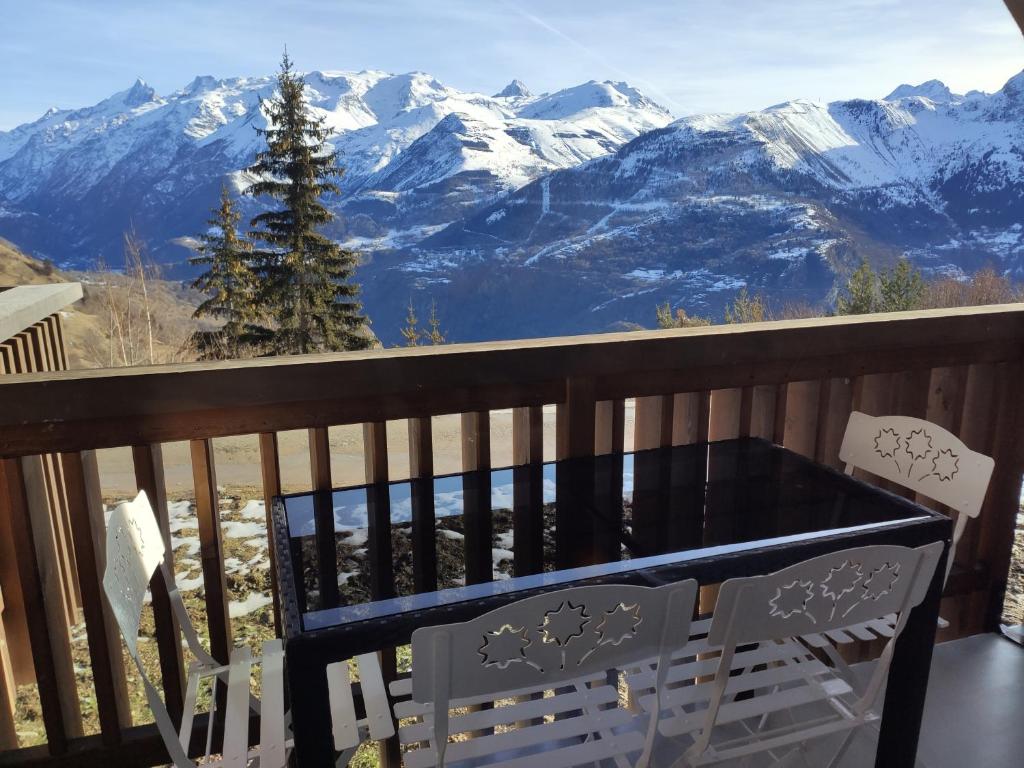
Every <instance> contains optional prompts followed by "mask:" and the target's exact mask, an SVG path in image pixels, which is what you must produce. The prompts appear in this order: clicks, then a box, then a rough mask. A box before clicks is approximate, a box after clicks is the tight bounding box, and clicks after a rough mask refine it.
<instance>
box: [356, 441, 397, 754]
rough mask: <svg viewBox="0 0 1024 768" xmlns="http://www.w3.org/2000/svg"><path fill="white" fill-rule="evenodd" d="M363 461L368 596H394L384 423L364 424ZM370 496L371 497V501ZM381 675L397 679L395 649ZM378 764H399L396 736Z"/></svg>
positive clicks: (387, 651) (385, 744) (386, 653)
mask: <svg viewBox="0 0 1024 768" xmlns="http://www.w3.org/2000/svg"><path fill="white" fill-rule="evenodd" d="M363 462H364V466H365V468H366V482H367V483H368V484H370V486H371V487H370V488H369V489H367V494H368V498H367V517H368V524H369V530H368V531H367V536H368V538H367V546H368V548H369V556H370V593H371V597H372V598H373V599H374V600H382V599H386V598H389V597H393V596H394V594H395V574H394V571H393V569H392V561H391V510H390V500H389V498H387V496H386V495H385V496H384V498H378V496H377V489H378V488H383V490H384V493H385V494H386V491H387V486H386V485H384V484H386V483H387V482H388V476H389V474H388V431H387V423H386V422H383V421H375V422H368V423H365V424H363ZM371 497H372V498H371ZM378 658H379V659H380V664H381V672H382V675H383V678H384V684H385V685H387V684H389V683H390V682H391V681H392V680H394V679H395V677H397V674H398V672H397V662H396V658H395V649H394V648H384V649H382V650H381V651H380V653H379V655H378ZM377 756H378V761H379V763H380V765H381V766H382V767H383V768H392V767H395V768H397V766H399V765H400V764H401V750H400V748H399V744H398V738H397V736H395V737H392V738H390V739H385V740H383V741H381V742H379V743H378V752H377Z"/></svg>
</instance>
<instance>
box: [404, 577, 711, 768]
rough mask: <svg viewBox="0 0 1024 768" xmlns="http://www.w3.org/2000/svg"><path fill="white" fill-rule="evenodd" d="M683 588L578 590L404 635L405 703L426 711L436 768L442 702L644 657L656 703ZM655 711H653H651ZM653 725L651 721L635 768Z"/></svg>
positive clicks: (547, 683)
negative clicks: (408, 686)
mask: <svg viewBox="0 0 1024 768" xmlns="http://www.w3.org/2000/svg"><path fill="white" fill-rule="evenodd" d="M696 595H697V583H696V582H695V581H693V580H690V581H685V582H679V583H675V584H667V585H665V586H661V587H642V586H631V585H614V584H610V585H599V586H584V587H573V588H569V589H563V590H559V591H555V592H548V593H546V594H542V595H536V596H534V597H528V598H525V599H523V600H520V601H518V602H515V603H511V604H510V605H506V606H503V607H501V608H497V609H495V610H493V611H490V612H489V613H486V614H484V615H483V616H479V617H477V618H475V619H471V620H470V621H466V622H462V623H458V624H446V625H442V626H435V627H421V628H420V629H417V630H416V631H415V632H413V635H412V657H413V671H412V697H413V699H414V700H415V701H417V702H420V703H432V704H433V706H434V718H435V720H434V726H435V727H434V733H435V744H437V745H438V746H439V748H438V753H439V754H438V765H442V764H443V761H444V754H443V753H444V745H445V744H447V739H448V706H449V702H450V701H451V700H452V699H461V698H469V697H473V696H482V695H490V694H494V695H495V697H496V698H498V697H500V695H501V694H502V693H504V692H506V691H510V690H518V689H531V688H535V689H552V688H555V687H557V686H558V685H559V684H561V683H565V682H567V681H569V680H574V679H577V678H580V677H585V676H587V675H592V674H595V673H599V672H604V671H607V670H611V669H621V668H623V667H626V666H629V665H630V664H632V663H636V662H639V661H642V660H644V659H648V658H651V657H654V656H657V657H658V659H659V662H658V685H657V693H658V694H659V695H660V691H661V688H662V685H663V683H664V677H665V674H666V673H667V671H668V666H669V658H670V656H671V653H672V652H673V651H675V650H678V649H679V648H682V647H683V645H685V643H686V642H687V639H688V638H689V632H690V620H691V617H692V614H693V606H694V601H695V599H696ZM656 711H657V710H656ZM656 723H657V718H656V717H654V718H652V720H651V723H650V727H649V729H648V739H647V745H646V748H645V750H644V755H643V756H642V757H641V759H640V760H639V761H638V764H640V763H645V762H646V759H647V757H648V756H649V753H650V746H651V742H652V741H653V736H654V731H655V728H654V726H655V725H656Z"/></svg>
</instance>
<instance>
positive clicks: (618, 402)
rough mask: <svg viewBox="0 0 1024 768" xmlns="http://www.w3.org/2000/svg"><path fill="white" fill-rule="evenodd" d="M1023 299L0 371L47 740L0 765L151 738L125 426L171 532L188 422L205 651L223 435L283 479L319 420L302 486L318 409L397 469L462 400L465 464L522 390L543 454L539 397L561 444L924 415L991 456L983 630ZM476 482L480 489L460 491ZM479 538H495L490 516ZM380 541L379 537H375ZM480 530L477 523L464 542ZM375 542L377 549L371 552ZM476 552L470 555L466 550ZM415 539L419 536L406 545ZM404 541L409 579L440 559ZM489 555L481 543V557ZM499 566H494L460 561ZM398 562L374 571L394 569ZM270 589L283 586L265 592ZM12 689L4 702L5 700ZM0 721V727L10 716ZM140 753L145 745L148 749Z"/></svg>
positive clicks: (6, 486)
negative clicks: (242, 441) (132, 574)
mask: <svg viewBox="0 0 1024 768" xmlns="http://www.w3.org/2000/svg"><path fill="white" fill-rule="evenodd" d="M1022 363H1024V305H1003V306H994V307H982V308H969V309H957V310H934V311H925V312H914V313H898V314H891V315H876V316H862V317H843V318H827V319H814V320H799V321H786V322H777V323H759V324H751V325H744V326H715V327H707V328H696V329H687V330H678V331H654V332H636V333H623V334H608V335H600V336H580V337H569V338H554V339H539V340H531V341H515V342H496V343H488V344H467V345H453V346H448V347H440V348H437V347H434V348H416V349H402V350H384V351H369V352H360V353H345V354H332V355H311V356H304V357H291V358H271V359H260V360H252V361H244V362H227V363H215V364H189V365H175V366H160V367H151V368H135V369H117V370H97V371H84V372H74V373H71V372H65V373H50V374H28V375H16V376H8V377H3V378H2V379H0V457H2V459H0V537H2V536H10V537H11V541H13V543H14V547H15V551H16V552H17V553H18V557H17V560H18V563H17V565H18V567H17V574H18V577H19V578H18V583H17V584H16V585H13V586H10V585H8V584H6V583H5V584H3V585H0V586H2V589H3V592H4V595H5V596H6V595H7V594H8V592H9V589H11V588H14V587H17V588H18V589H19V590H20V593H21V594H20V597H21V598H22V599H23V600H24V601H25V604H26V605H30V606H34V608H33V610H30V611H28V612H27V615H26V617H27V627H26V630H27V632H28V635H29V636H30V638H31V647H32V653H33V662H34V666H35V672H36V680H37V684H38V687H39V694H40V698H41V704H42V711H43V719H44V723H45V728H46V734H47V739H48V744H47V745H46V746H44V747H35V748H29V749H21V750H16V751H9V752H6V753H2V752H0V765H6V764H26V765H28V764H31V765H35V764H40V765H58V764H60V765H65V764H67V765H93V764H99V763H100V762H109V761H110V760H115V761H116V760H118V759H124V760H126V761H127V760H129V759H130V760H132V761H136V763H138V764H142V763H146V764H154V763H155V762H157V761H159V760H160V759H161V748H160V745H159V740H158V738H157V736H156V733H155V731H154V730H153V729H152V727H147V726H142V727H131V726H130V723H129V721H128V713H126V712H125V711H124V707H123V704H122V702H123V701H124V700H125V697H124V690H125V680H124V665H123V659H122V658H121V654H120V641H119V638H118V637H117V635H116V632H115V631H114V630H113V629H112V624H111V622H110V620H109V616H108V613H107V609H106V605H105V603H104V600H103V598H102V596H101V591H100V588H99V580H100V575H101V573H102V569H103V552H102V546H101V544H102V533H103V519H104V518H103V508H102V504H101V490H100V486H99V479H98V471H97V463H96V458H95V453H94V452H95V451H96V450H97V449H101V448H110V447H116V446H131V447H132V451H133V459H134V466H135V471H136V479H137V485H138V487H139V488H141V489H144V490H146V491H147V493H148V494H149V496H150V498H151V499H153V500H155V506H156V507H157V512H158V516H159V517H160V522H161V525H162V526H163V529H164V535H165V536H167V537H168V538H169V535H170V534H169V527H168V516H167V503H166V494H165V491H164V482H163V463H162V461H161V444H163V443H166V442H170V441H181V440H188V441H190V447H191V463H192V471H193V478H194V481H195V491H196V514H197V518H198V521H197V527H198V529H199V538H200V552H201V557H202V572H203V578H204V581H205V601H206V615H207V621H208V624H209V626H208V629H209V637H210V644H211V647H212V652H213V653H214V655H216V656H219V657H226V656H227V653H228V649H229V648H230V647H231V645H232V637H231V624H230V622H229V620H228V611H227V587H226V584H225V569H224V556H223V547H222V543H221V534H220V526H219V524H218V513H219V503H218V497H217V481H216V468H215V466H214V464H215V462H214V453H213V450H212V443H211V440H212V438H216V437H221V436H226V435H239V434H253V435H258V436H259V447H260V455H261V461H260V470H261V472H262V479H263V488H264V494H265V496H267V497H270V496H272V495H274V494H276V493H278V492H279V490H280V487H281V473H280V467H279V461H278V447H277V433H278V432H280V431H283V430H294V429H307V430H309V446H310V486H311V487H314V488H328V487H330V486H331V484H332V479H331V464H330V456H329V451H330V446H329V443H328V440H327V429H328V427H331V426H335V425H341V424H362V425H363V436H364V437H363V443H364V455H365V464H366V475H367V479H368V480H371V481H376V480H382V479H385V478H387V476H388V463H389V461H388V444H387V434H386V429H385V423H386V422H387V421H390V420H398V419H401V420H407V422H408V430H409V449H408V450H409V467H410V474H411V476H413V477H425V476H430V475H431V474H432V472H433V447H432V439H431V421H430V419H431V417H433V416H437V415H442V414H461V440H462V463H463V468H464V469H467V470H469V469H479V468H486V467H488V466H490V464H491V450H490V434H489V424H490V414H489V412H490V411H492V410H496V409H506V408H512V409H514V410H513V419H512V423H513V429H512V442H513V446H512V455H513V457H514V461H515V463H517V464H533V463H539V462H541V461H542V460H543V457H542V453H543V439H542V428H543V425H542V410H541V409H542V407H543V406H545V405H551V404H554V405H555V406H556V409H557V419H556V421H557V426H556V443H557V453H558V455H559V456H560V457H569V456H585V455H591V454H594V453H609V452H615V451H622V450H623V447H624V444H625V443H626V435H625V427H624V425H625V423H626V421H625V411H626V408H625V403H626V400H627V399H628V398H636V419H635V434H634V436H633V437H634V439H633V443H634V445H635V447H637V448H648V447H655V446H663V445H672V444H684V443H688V442H694V441H699V440H703V439H707V438H710V439H722V438H728V437H735V436H740V435H759V436H764V437H767V438H770V439H773V440H775V441H776V442H779V443H783V444H785V445H787V446H788V447H790V448H792V449H794V450H797V451H799V452H801V453H804V454H806V455H808V456H812V457H814V458H816V459H817V460H819V461H822V462H825V463H828V464H832V465H837V464H838V449H839V444H840V441H841V438H842V434H843V430H844V428H845V425H846V421H847V417H848V415H849V412H850V411H851V409H854V408H856V409H858V410H862V411H866V412H868V413H874V414H882V413H901V414H906V415H912V416H920V417H924V418H928V419H929V420H931V421H934V422H936V423H938V424H941V425H943V426H944V427H946V428H948V429H950V430H951V431H952V432H954V433H956V434H958V435H960V437H961V438H962V439H963V440H964V442H965V443H966V444H967V445H968V446H970V447H971V448H972V449H974V450H978V451H981V452H984V453H987V454H990V455H993V456H994V457H995V459H996V471H995V475H994V477H993V480H992V485H991V487H990V491H989V495H988V499H987V501H986V506H985V509H984V511H983V515H982V517H981V519H980V521H979V522H978V524H977V525H972V526H969V527H968V534H967V535H966V537H965V539H964V541H963V543H962V545H961V548H960V551H959V553H958V560H959V563H960V566H961V567H960V568H959V569H958V571H959V573H960V574H961V575H960V576H958V577H957V578H956V579H954V580H953V581H952V582H951V586H950V593H949V594H950V596H949V597H947V598H946V604H945V606H944V615H945V616H947V617H949V618H950V619H952V621H953V625H952V627H951V628H950V630H949V631H948V632H949V634H950V635H953V636H955V635H958V634H966V633H971V632H977V631H982V630H985V629H991V628H993V627H994V624H995V622H996V620H997V618H998V606H999V605H1000V603H1001V599H1002V595H1003V591H1004V589H1005V583H1006V577H1007V572H1008V569H1009V561H1010V557H1011V546H1012V539H1013V531H1014V524H1015V517H1016V513H1017V509H1018V498H1019V491H1020V485H1021V474H1022V469H1024V452H1022V445H1024V441H1021V440H1020V439H1019V435H1020V434H1021V433H1022V427H1024V412H1022V410H1021V407H1020V405H1021V404H1020V395H1019V392H1020V389H1019V386H1020V382H1021V380H1022V376H1021V374H1022ZM46 454H59V455H60V458H61V467H62V472H63V476H64V486H65V488H66V492H67V499H68V504H69V509H70V521H71V525H72V528H73V540H74V543H75V548H74V549H75V563H76V576H77V588H78V590H79V593H80V596H81V603H82V609H83V613H84V619H85V624H86V629H87V633H88V639H89V650H90V654H91V659H92V673H93V680H94V685H95V690H96V696H97V707H98V710H99V714H100V721H101V733H100V734H99V735H92V736H82V735H81V731H82V726H81V716H80V713H79V712H78V707H77V696H76V694H75V680H74V672H73V669H72V667H71V664H70V652H69V644H68V633H67V622H66V619H65V610H66V607H65V600H66V599H67V595H66V590H62V589H61V588H60V584H59V580H57V579H54V578H52V575H53V573H54V569H53V564H52V562H51V560H50V558H51V557H54V556H55V552H54V550H53V548H52V545H53V540H52V532H51V531H48V530H46V529H45V527H44V526H42V525H41V524H40V522H39V521H40V515H39V514H38V513H37V510H38V509H39V508H41V507H42V505H43V504H44V503H45V498H44V496H43V495H41V494H40V492H39V491H38V489H39V488H40V487H41V483H42V475H43V474H44V467H43V462H42V459H41V458H40V457H41V456H44V455H46ZM467 503H468V502H467ZM479 538H480V547H486V548H487V550H488V553H489V549H490V546H491V543H490V539H489V537H479ZM371 546H372V545H371ZM470 546H476V545H471V544H469V543H467V547H470ZM378 554H379V553H378ZM472 555H473V553H470V552H467V564H468V565H467V567H468V568H469V567H470V566H471V565H472V563H473V562H475V561H476V559H479V558H476V559H475V558H474V557H473V556H472ZM414 557H416V555H415V552H414ZM426 557H428V556H427V555H423V556H421V562H419V563H416V562H414V564H413V568H414V571H415V573H416V574H417V577H416V588H418V589H429V588H430V587H431V586H432V585H433V583H434V580H435V579H436V577H437V575H436V571H435V570H434V568H433V566H432V564H430V563H428V562H422V560H423V558H426ZM486 559H487V562H488V563H489V562H490V558H489V556H488V557H487V558H486ZM467 576H468V577H469V578H474V579H482V578H489V577H490V576H489V571H487V570H486V569H484V570H481V572H480V573H475V572H474V573H471V574H470V573H468V574H467ZM390 578H391V577H390V575H389V573H388V571H387V569H386V568H381V569H378V571H377V572H376V573H375V574H374V585H375V586H374V587H373V589H374V590H375V591H376V592H377V593H378V594H381V593H386V592H388V591H389V590H390V589H393V583H389V579H390ZM275 599H276V595H275ZM153 609H154V614H155V623H156V632H155V634H156V641H157V644H158V646H159V650H160V662H161V668H162V671H163V688H164V692H165V695H166V697H167V701H168V703H169V706H170V709H171V710H172V712H177V711H180V707H181V685H182V683H181V680H182V665H183V661H182V657H181V649H180V645H179V644H178V643H177V642H175V639H174V638H175V634H174V631H175V628H174V626H173V623H172V621H173V619H172V617H171V613H170V610H169V606H168V605H167V599H166V595H164V594H161V593H160V592H159V591H156V592H155V593H154V595H153ZM2 709H3V702H2V701H0V719H2V717H3V712H2ZM0 733H2V729H0ZM136 763H133V764H136Z"/></svg>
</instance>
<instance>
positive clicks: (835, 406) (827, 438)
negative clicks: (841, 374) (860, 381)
mask: <svg viewBox="0 0 1024 768" xmlns="http://www.w3.org/2000/svg"><path fill="white" fill-rule="evenodd" d="M852 406H853V385H852V383H851V381H850V380H849V379H825V380H823V381H822V382H821V392H820V395H819V398H818V434H817V437H816V439H815V451H814V459H815V461H818V462H820V463H821V464H828V465H829V466H831V467H836V468H837V469H838V468H839V467H840V465H841V462H840V461H839V448H840V446H841V445H842V444H843V435H844V434H845V432H846V423H847V422H848V421H849V420H850V410H851V408H852Z"/></svg>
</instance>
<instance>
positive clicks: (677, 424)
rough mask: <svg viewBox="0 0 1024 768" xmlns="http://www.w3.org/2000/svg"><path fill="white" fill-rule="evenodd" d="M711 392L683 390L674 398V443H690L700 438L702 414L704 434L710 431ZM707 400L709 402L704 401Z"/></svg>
mask: <svg viewBox="0 0 1024 768" xmlns="http://www.w3.org/2000/svg"><path fill="white" fill-rule="evenodd" d="M710 398H711V393H710V392H683V393H681V394H678V395H675V396H673V398H672V445H689V444H690V443H696V442H697V441H698V440H700V439H701V438H700V435H701V433H702V430H701V416H702V415H703V418H704V428H703V434H704V435H705V436H706V435H707V433H708V424H707V420H708V418H709V417H710V413H711V402H710ZM704 400H707V403H704V402H703V401H704Z"/></svg>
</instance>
